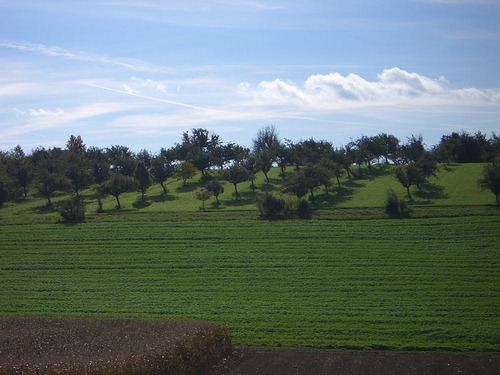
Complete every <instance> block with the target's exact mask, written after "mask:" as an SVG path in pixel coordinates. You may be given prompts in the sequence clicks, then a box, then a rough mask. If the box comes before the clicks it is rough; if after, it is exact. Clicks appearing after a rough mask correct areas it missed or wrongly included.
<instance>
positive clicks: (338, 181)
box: [337, 176, 340, 187]
mask: <svg viewBox="0 0 500 375" xmlns="http://www.w3.org/2000/svg"><path fill="white" fill-rule="evenodd" d="M337 185H339V187H340V179H339V176H337Z"/></svg>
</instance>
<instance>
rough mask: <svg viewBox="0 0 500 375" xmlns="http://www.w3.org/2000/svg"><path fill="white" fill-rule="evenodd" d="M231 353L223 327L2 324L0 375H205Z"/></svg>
mask: <svg viewBox="0 0 500 375" xmlns="http://www.w3.org/2000/svg"><path fill="white" fill-rule="evenodd" d="M230 352H231V345H230V338H229V336H228V335H227V328H226V327H225V326H223V325H218V324H211V323H204V322H192V321H160V320H136V319H83V318H82V319H80V318H15V317H12V318H0V375H3V374H5V375H7V374H9V375H10V374H37V375H42V374H51V375H54V374H65V375H70V374H75V375H76V374H78V375H79V374H89V375H99V374H122V375H125V374H200V373H203V372H206V370H207V369H209V368H210V366H212V364H213V363H214V362H216V361H217V360H219V358H222V357H223V356H224V355H227V353H230Z"/></svg>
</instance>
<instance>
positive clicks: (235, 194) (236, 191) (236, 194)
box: [233, 184, 238, 199]
mask: <svg viewBox="0 0 500 375" xmlns="http://www.w3.org/2000/svg"><path fill="white" fill-rule="evenodd" d="M233 185H234V196H235V197H236V199H238V184H233Z"/></svg>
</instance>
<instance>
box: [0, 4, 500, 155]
mask: <svg viewBox="0 0 500 375" xmlns="http://www.w3.org/2000/svg"><path fill="white" fill-rule="evenodd" d="M499 68H500V1H499V0H475V1H472V0H470V1H469V0H360V1H337V0H307V1H306V0H295V1H293V0H287V1H285V0H268V1H265V0H239V1H238V0H205V1H197V0H183V1H155V0H149V1H148V0H145V1H137V0H113V1H105V0H103V1H97V0H95V1H93V0H89V1H63V0H52V1H43V0H36V1H35V0H33V1H30V0H0V71H1V72H2V73H3V74H1V75H0V149H1V150H9V149H12V148H13V147H15V146H16V145H18V144H19V145H21V146H22V147H23V149H24V150H25V151H30V150H31V149H33V148H35V147H37V146H44V147H46V148H47V147H53V146H58V147H64V146H65V143H66V141H67V140H68V138H69V136H70V135H71V134H74V135H78V134H79V135H81V136H82V138H83V140H84V142H85V143H86V144H87V145H92V146H99V147H108V146H111V145H125V146H128V147H130V148H131V149H133V150H135V151H139V150H141V149H147V150H150V151H153V152H156V151H158V150H159V149H160V148H161V147H166V148H168V147H170V146H172V145H173V144H174V143H176V142H179V141H180V139H181V134H182V132H184V131H186V130H189V129H191V128H194V127H203V128H207V129H210V130H212V131H214V132H216V133H217V134H219V135H220V136H221V138H222V140H223V141H226V142H236V143H239V144H241V145H246V146H250V145H251V141H252V138H254V137H255V135H256V133H257V131H258V129H261V128H263V127H265V126H268V125H274V126H275V127H276V128H277V130H278V131H279V134H280V137H281V138H282V139H285V138H286V139H291V140H293V141H298V140H301V139H308V138H311V137H312V138H315V139H318V140H319V139H324V140H328V141H330V142H332V143H333V144H334V145H335V146H340V145H342V144H345V143H347V142H349V140H350V138H357V137H359V136H361V135H367V136H370V135H374V134H378V133H380V132H386V133H390V134H394V135H396V136H397V137H399V138H400V139H402V140H403V141H404V140H405V139H406V137H408V136H411V135H412V134H415V135H417V134H422V135H423V136H424V140H425V141H426V144H427V145H428V146H432V145H434V144H436V143H437V142H438V141H439V138H440V137H441V136H442V135H444V134H450V133H451V132H453V131H459V132H460V131H467V132H470V133H474V132H476V131H481V132H483V133H486V134H487V135H490V134H491V133H492V132H495V133H497V134H498V133H500V70H499Z"/></svg>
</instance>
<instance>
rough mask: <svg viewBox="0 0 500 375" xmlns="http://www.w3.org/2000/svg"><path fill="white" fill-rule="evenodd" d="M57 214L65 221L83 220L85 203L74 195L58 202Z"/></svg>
mask: <svg viewBox="0 0 500 375" xmlns="http://www.w3.org/2000/svg"><path fill="white" fill-rule="evenodd" d="M59 214H60V215H61V217H62V218H63V220H64V221H65V222H68V223H75V222H83V221H85V203H84V202H83V199H82V198H81V197H78V196H75V197H72V198H69V199H66V200H64V201H62V202H61V203H60V209H59Z"/></svg>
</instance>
